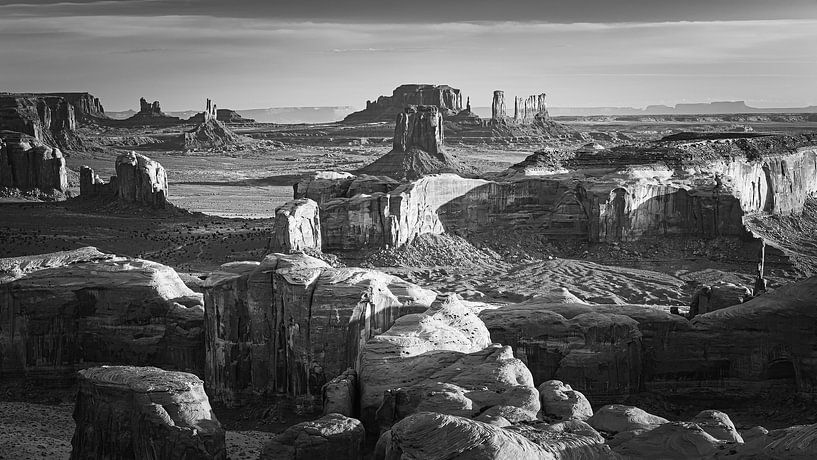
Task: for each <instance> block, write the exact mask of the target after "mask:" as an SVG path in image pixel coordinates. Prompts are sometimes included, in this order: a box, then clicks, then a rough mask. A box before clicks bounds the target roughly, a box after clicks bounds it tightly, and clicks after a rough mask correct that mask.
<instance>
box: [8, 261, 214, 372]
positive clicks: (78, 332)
mask: <svg viewBox="0 0 817 460" xmlns="http://www.w3.org/2000/svg"><path fill="white" fill-rule="evenodd" d="M88 249H89V250H86V251H81V252H79V253H77V254H76V256H71V255H66V256H57V257H46V256H48V255H46V256H44V257H41V258H40V259H43V260H51V261H52V262H48V263H37V264H35V265H30V266H31V267H32V268H31V269H32V270H33V271H30V272H28V273H24V274H23V275H22V276H18V277H17V278H16V279H13V280H11V281H9V282H6V283H3V284H0V374H2V375H4V376H20V375H24V376H28V377H32V378H40V377H46V376H49V375H51V376H54V375H56V376H64V377H69V376H70V375H71V373H72V372H73V371H74V370H75V369H76V368H78V367H87V366H88V365H89V364H91V363H100V364H136V365H145V364H155V365H161V366H168V367H170V368H173V369H182V370H190V371H192V372H195V373H197V374H199V375H201V372H202V368H203V364H204V353H203V352H204V350H203V346H204V335H203V329H202V322H203V319H204V310H203V308H202V306H201V303H202V301H201V297H200V296H196V295H195V294H194V293H193V292H192V291H191V290H190V289H189V288H187V287H186V286H185V285H184V283H183V282H182V281H181V279H180V278H179V276H178V275H177V274H176V272H175V271H173V269H171V268H169V267H166V266H164V265H161V264H158V263H155V262H150V261H147V260H140V259H129V258H125V257H115V256H110V255H108V256H106V257H104V258H103V257H101V256H100V253H99V252H98V251H95V250H93V248H88ZM40 259H36V260H40ZM1 265H5V263H4V262H3V261H2V260H0V266H1Z"/></svg>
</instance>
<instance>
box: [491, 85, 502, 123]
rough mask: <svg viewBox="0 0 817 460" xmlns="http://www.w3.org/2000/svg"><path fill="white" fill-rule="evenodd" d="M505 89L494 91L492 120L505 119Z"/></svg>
mask: <svg viewBox="0 0 817 460" xmlns="http://www.w3.org/2000/svg"><path fill="white" fill-rule="evenodd" d="M505 116H506V115H505V91H502V90H499V89H498V90H496V91H494V99H493V101H492V102H491V120H494V121H500V120H504V119H505Z"/></svg>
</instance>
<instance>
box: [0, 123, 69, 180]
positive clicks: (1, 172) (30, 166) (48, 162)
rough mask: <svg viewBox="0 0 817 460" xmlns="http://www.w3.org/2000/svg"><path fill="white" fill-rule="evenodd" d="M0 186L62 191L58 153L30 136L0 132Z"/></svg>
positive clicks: (63, 168)
mask: <svg viewBox="0 0 817 460" xmlns="http://www.w3.org/2000/svg"><path fill="white" fill-rule="evenodd" d="M0 187H8V188H14V189H20V190H32V189H38V190H40V191H42V192H45V193H49V192H65V191H66V190H68V176H67V168H66V166H65V158H64V157H63V156H62V152H61V151H60V149H58V148H56V147H53V148H52V147H49V146H47V145H45V144H43V143H42V142H40V141H39V140H37V139H36V138H34V137H31V136H27V135H25V134H21V133H16V132H9V131H0Z"/></svg>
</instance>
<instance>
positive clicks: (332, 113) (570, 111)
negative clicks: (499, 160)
mask: <svg viewBox="0 0 817 460" xmlns="http://www.w3.org/2000/svg"><path fill="white" fill-rule="evenodd" d="M355 110H356V109H355V108H354V107H349V106H335V107H270V108H268V109H247V110H236V112H237V113H238V114H239V115H241V116H242V117H244V118H252V119H253V120H255V121H257V122H259V123H281V124H297V123H331V122H333V121H339V120H343V118H345V117H346V115H349V114H350V113H352V112H354V111H355ZM472 111H473V112H474V113H476V114H477V115H479V116H480V117H482V118H490V117H491V108H490V107H474V108H472ZM199 112H200V111H197V110H186V111H183V112H167V114H168V115H170V116H173V117H179V118H182V119H188V118H190V117H192V116H193V115H195V114H197V113H199ZM548 112H549V113H550V115H551V116H554V117H560V116H561V117H568V116H573V117H581V116H592V115H716V114H730V113H817V106H814V105H811V106H808V107H780V108H759V107H750V106H748V105H746V102H744V101H724V102H708V103H694V104H676V105H675V106H674V107H670V106H668V105H649V106H647V107H645V108H643V109H639V108H635V107H548ZM105 113H106V114H107V115H108V116H109V117H111V118H114V119H118V120H122V119H125V118H129V117H132V116H133V115H134V114H135V113H136V112H135V111H133V110H126V111H124V112H105ZM509 113H511V114H512V113H513V108H510V110H509Z"/></svg>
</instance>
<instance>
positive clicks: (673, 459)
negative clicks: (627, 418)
mask: <svg viewBox="0 0 817 460" xmlns="http://www.w3.org/2000/svg"><path fill="white" fill-rule="evenodd" d="M721 444H722V442H721V441H718V440H717V439H715V438H713V437H712V436H710V435H709V434H707V433H706V432H705V431H704V430H703V429H701V427H699V426H698V425H696V424H694V423H687V422H668V423H664V424H662V425H660V426H658V427H656V428H654V429H650V430H648V431H645V432H642V433H640V434H638V435H636V436H634V437H633V438H631V439H630V440H628V441H626V442H624V443H622V444H620V445H618V446H616V447H614V448H613V449H614V451H615V452H616V453H618V454H620V455H622V456H624V457H625V458H627V459H633V460H637V459H644V460H652V459H657V458H660V459H667V460H687V459H691V458H711V457H712V456H713V455H714V454H715V453H716V452H718V448H719V447H720V446H721Z"/></svg>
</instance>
